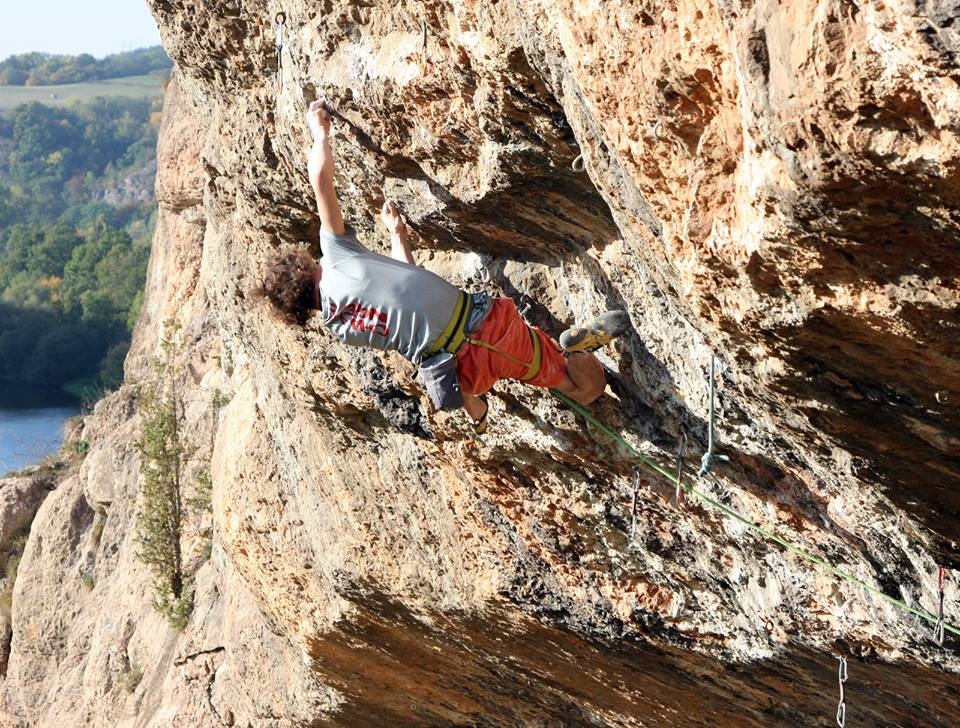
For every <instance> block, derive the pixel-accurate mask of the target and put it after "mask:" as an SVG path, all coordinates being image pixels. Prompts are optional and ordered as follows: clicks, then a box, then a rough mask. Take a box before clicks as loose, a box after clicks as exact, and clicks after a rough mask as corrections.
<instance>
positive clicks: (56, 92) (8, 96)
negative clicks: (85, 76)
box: [0, 73, 163, 112]
mask: <svg viewBox="0 0 960 728" xmlns="http://www.w3.org/2000/svg"><path fill="white" fill-rule="evenodd" d="M162 94H163V75H161V74H160V73H151V74H148V75H146V76H129V77H127V78H111V79H109V80H107V81H97V82H96V83H71V84H66V85H64V86H0V112H3V111H9V110H10V109H12V108H13V107H15V106H17V105H18V104H23V103H26V102H27V101H39V102H41V103H44V104H50V105H56V106H60V105H69V104H71V103H72V102H74V101H86V100H88V99H92V98H93V97H95V96H126V97H134V98H139V97H141V96H161V95H162Z"/></svg>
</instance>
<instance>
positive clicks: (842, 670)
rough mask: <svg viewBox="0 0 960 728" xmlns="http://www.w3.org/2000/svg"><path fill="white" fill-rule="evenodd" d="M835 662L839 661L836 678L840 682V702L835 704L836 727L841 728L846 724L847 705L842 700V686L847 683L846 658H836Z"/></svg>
mask: <svg viewBox="0 0 960 728" xmlns="http://www.w3.org/2000/svg"><path fill="white" fill-rule="evenodd" d="M837 660H839V661H840V666H839V676H838V677H839V681H840V702H839V703H838V704H837V725H838V726H840V728H843V726H844V724H845V723H846V722H847V704H846V703H845V702H844V700H843V684H844V683H845V682H846V681H847V658H846V657H838V658H837Z"/></svg>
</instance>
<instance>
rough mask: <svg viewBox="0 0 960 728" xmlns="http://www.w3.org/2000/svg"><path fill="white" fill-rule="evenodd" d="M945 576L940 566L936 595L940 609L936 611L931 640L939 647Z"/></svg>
mask: <svg viewBox="0 0 960 728" xmlns="http://www.w3.org/2000/svg"><path fill="white" fill-rule="evenodd" d="M946 575H947V570H946V568H945V567H943V566H941V567H940V568H939V569H938V570H937V595H938V596H939V597H940V607H939V609H938V610H937V622H936V624H934V626H933V640H934V642H936V643H937V644H938V645H941V646H942V645H943V579H944V577H945V576H946Z"/></svg>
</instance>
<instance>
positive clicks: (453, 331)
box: [422, 291, 543, 382]
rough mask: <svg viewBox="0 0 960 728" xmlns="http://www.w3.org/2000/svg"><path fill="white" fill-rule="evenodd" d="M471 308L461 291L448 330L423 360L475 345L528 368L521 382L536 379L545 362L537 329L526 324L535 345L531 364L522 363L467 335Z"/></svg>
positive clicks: (439, 337) (454, 352)
mask: <svg viewBox="0 0 960 728" xmlns="http://www.w3.org/2000/svg"><path fill="white" fill-rule="evenodd" d="M471 306H472V303H471V297H470V296H469V295H468V294H466V293H464V292H463V291H461V292H460V298H459V300H458V301H457V306H456V308H455V309H454V311H453V316H451V317H450V321H449V322H448V323H447V326H446V328H444V330H443V332H442V333H441V334H440V336H438V337H437V340H436V341H434V342H433V344H431V345H430V347H429V348H428V349H427V350H426V351H425V352H424V353H423V356H422V360H426V359H428V358H429V357H431V356H433V355H435V354H437V353H439V352H441V351H448V352H450V353H451V354H456V353H457V350H458V349H459V348H460V347H461V346H462V345H463V344H473V345H474V346H482V347H484V348H485V349H490V351H493V352H496V353H497V354H499V355H500V356H502V357H504V358H505V359H509V360H510V361H512V362H513V363H514V364H519V365H520V366H524V367H526V368H527V371H526V372H524V374H523V376H522V377H520V381H521V382H529V381H530V380H531V379H533V378H534V377H536V376H537V375H538V374H539V373H540V365H541V363H542V361H543V352H542V349H541V344H540V337H539V336H537V332H536V329H534V327H533V326H530V325H529V324H526V322H524V324H525V325H526V327H527V333H529V334H530V342H531V344H532V345H533V356H532V358H531V359H530V361H529V362H526V361H520V360H519V359H517V358H516V357H514V356H511V355H510V354H508V353H507V352H505V351H503V350H502V349H500V348H499V347H497V346H494V345H493V344H490V343H488V342H486V341H481V340H480V339H475V338H473V337H472V336H470V335H468V334H467V323H468V322H469V321H470V308H471Z"/></svg>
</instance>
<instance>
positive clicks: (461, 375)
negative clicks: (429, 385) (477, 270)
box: [457, 298, 567, 396]
mask: <svg viewBox="0 0 960 728" xmlns="http://www.w3.org/2000/svg"><path fill="white" fill-rule="evenodd" d="M530 328H531V329H532V330H533V331H534V332H535V333H536V335H537V336H539V337H540V371H539V372H538V373H537V376H535V377H534V378H533V379H531V380H529V381H528V382H527V384H532V385H533V386H535V387H556V386H557V385H558V384H560V382H562V381H563V378H564V377H565V376H567V360H566V358H564V356H563V354H561V353H560V351H559V347H558V346H557V342H556V341H554V340H553V339H551V338H550V337H549V336H547V335H546V334H545V333H543V332H542V331H541V330H540V329H538V328H536V327H533V326H531V327H530ZM470 338H472V339H479V340H480V341H485V342H486V343H488V344H492V345H493V346H495V347H497V348H498V349H500V350H501V351H503V352H504V353H506V354H509V355H510V356H511V357H513V358H514V359H517V360H518V361H520V362H529V361H531V360H532V359H533V341H532V340H531V339H530V334H528V333H527V324H526V322H525V321H524V320H523V319H522V318H520V314H519V313H517V307H516V305H515V304H514V302H513V299H510V298H495V299H493V308H491V309H490V313H489V314H487V318H486V319H484V322H483V323H482V324H481V325H480V328H479V329H477V330H476V331H474V332H473V333H471V334H470ZM526 373H527V367H526V366H524V365H523V364H519V363H517V362H515V361H511V360H510V359H508V358H507V357H505V356H503V355H502V354H499V353H497V352H496V351H493V350H491V349H488V348H487V347H485V346H477V345H476V344H471V343H469V342H467V343H464V344H463V345H462V346H461V347H460V348H459V349H458V350H457V378H458V379H459V380H460V389H461V390H462V391H463V393H464V394H472V395H474V396H477V395H480V394H484V393H485V392H489V391H490V388H491V387H493V385H494V384H496V382H497V380H498V379H520V378H521V377H522V376H524V375H525V374H526Z"/></svg>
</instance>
